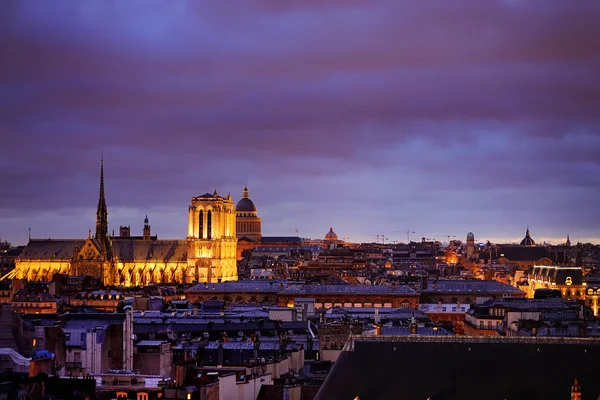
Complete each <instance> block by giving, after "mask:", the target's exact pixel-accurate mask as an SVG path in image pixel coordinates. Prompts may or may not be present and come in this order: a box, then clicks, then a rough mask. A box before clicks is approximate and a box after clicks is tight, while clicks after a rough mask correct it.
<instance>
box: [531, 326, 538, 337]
mask: <svg viewBox="0 0 600 400" xmlns="http://www.w3.org/2000/svg"><path fill="white" fill-rule="evenodd" d="M531 336H537V326H534V327H533V328H531Z"/></svg>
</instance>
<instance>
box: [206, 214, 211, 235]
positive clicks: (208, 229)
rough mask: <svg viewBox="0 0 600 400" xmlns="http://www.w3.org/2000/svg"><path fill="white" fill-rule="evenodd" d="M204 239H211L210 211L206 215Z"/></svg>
mask: <svg viewBox="0 0 600 400" xmlns="http://www.w3.org/2000/svg"><path fill="white" fill-rule="evenodd" d="M206 235H207V236H206V238H207V239H210V238H212V211H211V210H208V212H207V213H206Z"/></svg>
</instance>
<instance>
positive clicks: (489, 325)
mask: <svg viewBox="0 0 600 400" xmlns="http://www.w3.org/2000/svg"><path fill="white" fill-rule="evenodd" d="M488 329H492V321H488Z"/></svg>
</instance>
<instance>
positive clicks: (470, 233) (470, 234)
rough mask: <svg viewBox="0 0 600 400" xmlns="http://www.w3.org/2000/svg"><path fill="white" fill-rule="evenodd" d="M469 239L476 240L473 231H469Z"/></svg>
mask: <svg viewBox="0 0 600 400" xmlns="http://www.w3.org/2000/svg"><path fill="white" fill-rule="evenodd" d="M467 240H475V235H473V232H469V233H467Z"/></svg>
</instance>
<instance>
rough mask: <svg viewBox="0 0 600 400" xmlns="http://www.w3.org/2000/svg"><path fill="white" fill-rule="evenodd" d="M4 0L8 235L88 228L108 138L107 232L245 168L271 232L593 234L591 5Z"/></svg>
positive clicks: (2, 205) (599, 40)
mask: <svg viewBox="0 0 600 400" xmlns="http://www.w3.org/2000/svg"><path fill="white" fill-rule="evenodd" d="M0 11H1V12H0V15H1V16H2V17H0V18H1V19H0V49H2V54H3V59H4V62H2V63H0V88H1V89H2V90H0V132H2V146H1V147H0V168H1V170H2V174H1V175H0V187H1V188H2V189H0V190H1V193H0V194H1V195H0V226H1V227H2V228H0V237H2V238H8V239H10V240H12V241H15V242H23V241H25V240H26V236H25V235H26V227H27V226H34V227H37V228H36V229H34V233H35V232H36V231H38V232H40V235H43V236H44V237H45V236H71V237H73V236H84V235H85V234H86V233H87V229H89V228H90V227H92V226H93V218H94V212H93V208H94V206H95V201H96V196H97V185H98V182H97V180H98V167H99V166H98V164H99V162H98V161H99V160H98V159H99V154H100V149H104V154H105V160H106V174H107V196H108V200H109V215H110V216H109V219H110V223H111V228H113V227H115V228H116V227H117V226H118V225H119V224H131V225H132V226H135V225H136V224H137V223H138V220H139V221H141V219H142V218H143V215H145V214H146V213H149V214H152V212H154V215H152V220H153V228H154V229H156V230H157V231H158V233H159V235H160V236H162V237H182V236H183V235H185V220H186V213H185V211H186V209H187V202H188V201H189V198H190V197H191V196H193V195H198V194H201V193H204V192H206V191H212V190H214V189H215V188H217V189H218V190H219V192H221V193H226V192H228V191H231V192H232V195H234V197H236V198H237V197H239V191H240V189H241V187H243V184H244V183H245V182H248V183H249V185H250V188H251V195H252V198H253V199H254V200H255V201H256V203H257V204H258V206H259V213H260V214H261V215H262V217H263V221H264V223H263V225H264V231H265V232H264V233H265V234H289V235H293V234H294V233H295V231H294V229H295V228H299V229H300V232H301V234H302V235H305V236H315V237H316V236H322V234H324V232H326V231H327V229H328V227H329V225H333V226H334V227H336V231H338V234H340V236H343V237H350V238H351V239H354V240H367V239H369V238H370V236H372V235H374V234H381V233H386V232H387V234H388V236H392V232H393V231H397V230H403V229H405V228H406V229H408V228H410V229H411V230H416V231H418V232H419V233H418V234H417V235H418V236H419V235H420V236H425V237H431V236H432V235H434V234H437V233H439V232H440V231H444V232H448V234H456V235H457V236H459V237H462V236H464V235H466V232H468V231H474V232H476V234H477V235H478V237H487V238H491V239H493V238H507V237H518V236H520V235H521V234H522V231H523V225H524V224H527V223H530V224H531V225H532V228H533V227H536V229H534V231H537V232H539V235H540V236H543V237H545V238H555V239H556V240H558V239H559V238H562V237H564V236H565V235H566V234H567V233H570V234H571V235H572V236H574V237H576V236H580V237H582V238H587V239H589V240H600V232H599V231H598V226H599V223H600V213H598V212H597V209H596V203H597V201H596V199H597V198H598V195H599V194H600V190H599V189H598V188H599V187H600V185H599V183H600V182H599V179H600V178H598V176H600V174H599V172H600V165H599V164H600V162H599V161H598V160H600V138H599V135H598V132H599V128H600V116H599V114H598V111H597V110H598V105H599V104H600V80H599V79H598V77H597V71H598V70H600V50H599V49H600V25H599V24H598V23H597V21H598V18H599V17H600V5H598V4H596V3H586V4H581V3H573V2H566V1H565V2H563V1H558V2H553V3H552V4H548V3H547V2H541V1H533V2H519V1H494V2H478V1H468V0H464V1H456V2H451V3H448V2H441V1H440V2H433V3H418V4H417V3H405V2H397V1H378V2H369V3H364V2H355V1H339V0H338V1H336V0H328V1H321V2H304V3H298V4H293V3H282V2H280V1H260V2H241V3H240V4H236V6H235V7H231V6H227V5H225V4H223V3H218V2H209V3H194V4H190V3H180V4H179V3H178V4H174V3H172V2H167V1H155V2H140V3H136V2H126V3H120V2H115V3H106V2H85V3H81V2H76V1H57V2H52V4H51V5H50V4H49V3H47V2H43V1H39V2H35V1H34V2H27V3H22V2H16V1H14V2H13V1H7V2H3V3H2V4H0ZM86 215H89V217H85V216H86ZM24 232H25V233H24ZM398 236H399V237H398V238H397V240H402V239H403V237H402V235H401V234H398ZM440 239H441V238H440Z"/></svg>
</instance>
